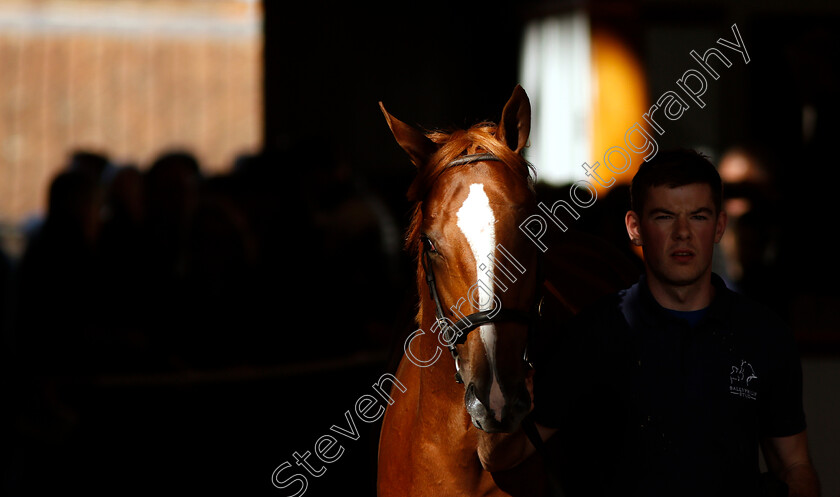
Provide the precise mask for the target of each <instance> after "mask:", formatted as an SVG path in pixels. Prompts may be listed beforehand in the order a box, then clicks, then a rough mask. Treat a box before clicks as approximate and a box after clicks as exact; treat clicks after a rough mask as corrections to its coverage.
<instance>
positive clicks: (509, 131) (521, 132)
mask: <svg viewBox="0 0 840 497" xmlns="http://www.w3.org/2000/svg"><path fill="white" fill-rule="evenodd" d="M498 133H499V140H501V141H502V143H504V144H506V145H507V146H508V147H509V148H510V149H511V150H513V151H514V152H516V153H520V152H522V149H523V148H525V146H526V145H527V143H528V136H529V135H530V134H531V101H530V100H529V99H528V95H527V94H526V93H525V90H523V89H522V86H520V85H516V88H514V89H513V95H511V96H510V99H509V100H508V101H507V103H506V104H505V108H504V109H503V110H502V121H501V122H500V123H499V132H498Z"/></svg>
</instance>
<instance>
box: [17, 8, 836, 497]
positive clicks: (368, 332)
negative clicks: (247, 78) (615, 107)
mask: <svg viewBox="0 0 840 497" xmlns="http://www.w3.org/2000/svg"><path fill="white" fill-rule="evenodd" d="M584 5H588V7H589V8H590V11H591V14H592V16H593V22H595V23H600V25H603V26H608V27H610V28H611V29H613V30H614V31H615V32H618V33H620V34H622V35H623V36H624V37H625V39H626V41H627V42H628V45H629V46H631V47H633V48H634V49H635V50H636V51H637V54H638V56H639V57H640V59H641V60H642V62H643V64H644V68H645V71H646V74H647V77H648V85H649V98H650V99H652V100H655V99H656V97H658V95H660V94H661V93H662V92H663V91H665V90H668V89H674V88H675V84H674V81H675V80H676V79H677V78H679V76H680V75H681V74H682V72H683V71H684V70H685V69H688V68H689V67H694V62H693V61H692V60H691V59H690V57H689V55H688V53H689V51H690V50H691V49H696V50H698V51H701V50H705V49H706V48H708V47H710V46H712V45H713V44H714V41H715V40H716V39H717V38H719V37H723V38H727V39H731V38H732V32H731V28H730V27H731V25H732V24H733V23H737V25H738V27H739V29H740V32H741V35H742V37H743V40H744V42H745V44H746V46H747V48H748V50H749V54H750V56H751V59H752V60H751V61H750V63H749V64H748V65H746V66H744V65H743V63H742V61H740V60H737V59H733V60H734V64H733V67H732V68H730V69H726V70H724V71H722V77H721V79H720V80H718V81H716V82H711V81H710V84H711V85H713V86H711V87H710V90H709V93H708V94H707V96H708V97H709V107H708V108H707V109H705V110H703V111H702V112H689V113H688V114H686V116H684V117H683V118H682V119H681V120H680V121H679V122H678V123H676V124H675V125H674V126H673V127H671V128H669V129H668V132H667V134H666V135H665V136H663V137H662V138H661V139H660V140H659V143H660V146H662V147H671V146H681V145H687V146H694V145H696V144H704V145H705V146H708V147H711V148H712V149H713V150H715V151H717V152H718V153H720V152H722V151H723V150H726V149H727V148H729V147H731V146H733V145H749V146H752V147H754V148H755V149H756V150H758V151H760V153H761V155H762V157H765V158H766V161H767V164H768V167H770V169H771V171H773V172H774V174H775V188H776V189H775V193H776V195H775V196H774V197H773V201H772V202H771V203H770V204H769V206H770V207H768V210H767V211H766V212H767V213H770V214H768V215H767V216H765V218H764V219H765V221H766V222H769V223H770V225H771V226H772V228H773V229H774V230H778V232H779V233H781V235H780V238H779V240H777V242H778V247H779V256H778V258H777V259H776V260H775V261H774V263H773V265H772V266H771V267H766V268H763V271H762V272H761V273H760V275H759V276H760V277H759V276H757V277H756V278H757V279H758V281H760V285H756V286H754V287H752V288H753V289H754V290H753V291H754V294H755V295H756V296H757V297H759V298H762V299H763V300H768V301H769V302H770V303H772V304H773V305H774V308H775V309H777V310H778V312H779V313H780V315H781V316H782V318H783V319H786V320H788V322H790V323H791V325H792V326H793V328H794V329H795V330H796V332H797V336H798V338H799V341H800V346H801V348H802V351H803V353H804V354H805V356H806V357H812V358H813V357H816V358H824V357H829V358H836V357H837V352H838V344H840V333H838V331H837V326H836V324H837V320H836V312H837V311H836V309H837V308H838V307H837V306H836V305H834V304H835V303H837V302H838V301H840V300H838V291H837V288H836V287H837V282H838V274H837V273H838V271H837V265H836V264H834V262H833V261H832V258H831V256H830V254H831V253H832V248H833V241H832V238H833V237H832V236H831V235H832V234H833V233H832V232H833V228H834V227H835V226H836V222H835V221H834V220H833V219H832V212H833V211H832V209H831V207H833V200H834V198H835V196H834V190H835V188H836V187H835V184H836V179H837V175H838V173H837V168H836V167H835V166H834V164H833V162H834V161H833V159H834V154H833V153H832V152H833V144H834V136H835V134H836V131H837V125H838V119H837V114H836V113H835V108H836V107H837V103H838V102H837V91H836V90H837V88H838V85H837V82H838V80H837V76H838V74H837V70H838V64H837V63H838V54H839V53H840V51H838V50H837V48H838V41H840V40H838V35H837V31H836V29H834V26H836V25H837V21H838V17H840V16H838V12H840V11H839V10H838V8H837V7H835V6H834V5H833V4H829V3H828V2H815V1H812V2H807V1H803V2H792V3H782V2H779V3H770V4H767V3H760V2H754V3H743V2H742V3H739V4H738V5H737V6H735V5H729V4H725V3H719V2H691V3H689V2H676V1H674V2H612V3H606V2H595V3H591V4H586V3H574V4H571V3H566V2H538V1H536V0H530V1H527V2H501V1H490V2H482V3H480V4H477V3H476V4H474V3H463V2H449V3H431V2H394V3H390V4H386V5H382V4H378V3H366V2H337V1H327V2H302V3H298V4H294V5H290V4H288V3H287V2H274V1H266V2H264V11H265V86H264V92H265V94H264V98H265V150H264V153H263V154H260V155H257V156H252V157H243V158H242V159H241V161H240V162H239V163H238V164H237V165H236V168H235V169H234V170H233V171H234V172H232V173H231V174H229V175H222V176H219V177H214V178H197V177H195V176H194V175H193V173H192V172H191V169H190V166H189V165H186V166H183V167H181V168H180V169H179V168H178V167H173V170H177V171H180V173H179V174H182V175H183V177H186V178H187V182H188V183H189V186H183V184H182V185H181V186H182V187H183V188H189V191H190V192H192V193H194V194H195V195H197V198H198V199H199V200H197V201H196V203H195V204H194V205H193V206H192V207H191V209H190V210H189V216H188V219H186V220H185V221H184V223H186V224H184V225H166V223H163V224H161V225H160V226H158V228H159V229H160V230H162V231H166V229H170V230H174V231H173V232H174V233H176V235H174V238H166V236H163V235H160V232H155V231H154V230H153V232H152V233H151V234H150V233H149V232H144V233H145V234H146V235H148V236H146V237H145V238H143V237H141V239H140V241H138V242H137V244H132V243H128V242H124V241H123V242H124V243H128V245H127V246H130V247H134V248H135V249H137V250H138V253H137V254H136V255H137V257H138V259H137V261H138V262H137V263H136V264H134V265H131V266H130V267H128V268H125V267H120V268H119V270H121V271H128V272H129V273H130V274H131V275H133V276H132V277H135V278H137V280H136V281H138V282H141V285H140V286H139V288H145V289H152V290H154V292H153V293H154V296H153V297H150V298H145V299H142V305H140V304H138V306H137V307H132V308H131V309H126V308H124V307H120V305H118V304H115V303H114V302H113V301H112V300H109V293H110V292H111V291H113V287H105V289H104V290H103V287H102V286H97V284H96V281H110V282H111V283H113V279H108V277H109V276H113V271H114V267H113V266H107V265H105V266H104V267H105V268H104V269H103V265H102V264H101V261H99V262H92V263H90V261H88V262H87V263H90V264H91V265H90V266H85V265H84V264H81V263H77V262H72V263H69V266H72V267H73V268H75V270H76V271H77V272H73V271H71V270H69V269H68V270H67V271H68V272H67V273H61V274H62V275H63V276H64V277H65V279H66V278H78V281H84V282H85V285H82V286H81V287H80V288H76V289H71V290H67V289H65V290H64V291H65V292H66V293H60V292H59V293H58V296H57V297H56V301H57V302H59V303H58V304H56V305H57V306H58V307H56V306H53V307H49V306H46V305H43V306H41V307H35V308H25V306H24V304H25V303H26V299H25V298H24V297H22V296H21V295H25V292H22V291H21V292H18V291H17V289H18V287H14V288H15V291H13V292H12V298H10V299H9V300H8V302H9V304H7V306H6V310H7V313H8V314H10V315H12V318H10V319H8V321H9V322H11V323H12V324H11V325H9V326H10V328H9V330H10V331H9V335H10V336H12V337H14V339H13V340H11V342H10V343H12V344H13V345H12V346H10V347H9V348H7V349H6V350H7V352H8V353H7V355H6V360H5V361H4V364H6V365H7V374H6V376H5V378H6V381H5V383H4V388H5V389H6V395H5V396H6V398H7V399H8V400H9V402H8V403H7V404H6V405H7V406H10V407H8V408H7V409H5V410H4V412H5V414H6V419H5V423H4V426H5V427H7V428H8V429H6V430H4V437H5V440H4V443H3V444H2V445H3V447H5V448H6V450H5V451H4V452H6V456H7V457H6V460H7V461H9V462H7V463H6V464H5V466H4V472H3V478H4V486H5V489H6V490H8V493H9V494H10V495H42V494H45V493H47V492H56V491H58V492H63V491H68V490H76V491H83V492H86V493H88V494H106V493H107V494H117V495H121V494H126V493H128V494H134V493H144V494H146V493H149V492H156V493H162V494H167V493H174V492H179V493H187V494H192V495H195V494H201V493H208V494H209V493H217V492H219V493H221V492H222V491H224V492H227V493H236V494H238V495H254V494H266V495H288V494H290V493H291V491H290V489H286V490H279V489H275V488H274V487H272V486H271V484H270V478H271V474H272V471H273V470H274V468H276V467H277V466H279V465H280V464H281V463H283V462H284V461H290V462H293V457H292V452H294V451H298V452H303V451H307V450H308V451H311V450H312V446H313V444H314V442H315V440H317V439H318V437H320V436H321V435H325V434H328V433H330V432H329V427H330V425H332V424H337V425H339V426H343V425H344V423H345V420H344V411H345V410H351V411H352V409H353V405H354V402H355V400H356V399H357V398H358V397H359V396H361V395H363V394H366V393H371V385H372V384H373V383H374V382H375V381H376V380H377V379H378V378H379V377H380V376H381V375H382V374H383V373H386V372H391V371H393V370H394V368H395V364H396V363H395V361H396V359H397V358H398V353H401V352H402V351H401V348H400V344H401V343H402V337H403V336H405V334H406V333H408V332H409V331H410V330H411V329H412V321H411V320H412V317H413V312H414V302H415V298H416V297H415V291H416V290H415V288H414V280H413V271H412V265H411V261H409V260H408V259H407V256H406V254H405V252H404V251H402V250H399V248H400V245H401V242H402V232H403V229H404V228H405V223H406V221H407V217H408V212H409V209H410V205H409V204H408V203H407V202H406V200H405V191H406V189H407V187H408V185H409V182H410V180H411V178H412V173H413V168H412V166H411V164H410V163H409V161H408V160H407V158H406V156H405V155H404V153H403V152H402V150H400V149H399V147H398V146H397V145H396V143H395V142H394V141H393V138H392V136H391V134H390V131H389V130H388V127H387V125H386V124H385V121H384V119H383V117H382V114H381V112H380V110H379V107H378V104H377V103H378V102H379V101H383V102H384V103H385V105H386V106H387V108H388V110H389V111H390V112H391V113H392V114H394V115H395V116H396V117H398V118H400V119H402V120H403V121H406V122H408V123H412V124H418V125H421V126H425V127H429V128H432V127H450V126H459V127H460V126H467V125H469V124H472V123H474V122H476V121H478V120H482V119H491V120H496V119H498V116H499V114H500V112H501V108H502V106H503V105H504V103H505V101H506V100H507V98H508V97H509V96H510V93H511V91H512V90H513V87H514V86H515V85H516V84H517V82H518V80H517V69H518V63H519V61H518V54H519V48H520V45H519V44H520V38H521V34H522V29H523V26H524V24H525V23H526V22H527V21H528V20H529V19H531V18H533V17H535V16H539V15H544V14H546V13H551V12H561V11H563V10H564V9H568V8H569V7H570V6H584ZM526 91H527V88H526ZM804 103H809V104H811V105H812V106H813V107H814V108H815V109H816V110H817V114H818V116H819V117H818V121H817V128H816V132H815V134H814V137H813V139H812V140H810V141H807V142H806V141H805V140H803V133H802V128H801V122H802V119H801V115H802V106H803V104H804ZM630 124H632V123H628V126H629V125H630ZM179 167H180V166H179ZM179 177H180V176H179ZM164 184H165V182H164ZM179 191H181V192H182V193H183V191H186V190H179ZM165 194H166V192H165V191H164V192H163V193H160V195H165ZM175 197H176V198H181V197H179V196H178V195H175ZM605 204H606V203H605ZM377 209H379V210H377ZM167 212H171V211H167ZM383 212H384V213H385V214H384V215H383ZM237 216H241V217H243V218H244V219H246V220H247V222H246V223H245V226H246V228H242V226H243V225H242V224H237V223H235V222H233V221H231V220H232V219H238V218H237ZM377 216H379V217H377ZM383 216H384V217H383ZM593 216H594V214H593ZM164 217H166V216H165V215H164ZM170 217H171V216H170ZM383 219H385V221H384V224H379V223H382V222H383V221H382V220H383ZM377 220H378V221H377ZM619 221H620V219H619ZM175 224H177V223H175ZM595 225H597V223H592V224H591V225H585V224H584V225H581V226H580V227H579V229H592V226H595ZM161 226H163V227H161ZM167 226H168V228H167ZM183 226H189V230H188V231H189V236H185V237H181V236H178V235H177V234H178V233H181V232H180V231H178V230H179V229H180V228H182V227H183ZM389 229H390V230H391V231H388V230H389ZM394 233H396V238H395V237H394ZM153 235H155V236H158V235H159V236H158V238H155V237H154V236H153ZM149 240H158V241H160V240H169V241H171V240H178V242H177V243H178V244H179V245H178V247H179V248H176V249H173V250H175V251H176V252H178V253H183V252H186V253H187V254H189V257H188V260H189V262H190V264H189V265H188V266H187V267H188V269H187V271H186V272H185V273H184V272H178V271H174V270H173V271H172V272H171V273H167V272H166V271H162V270H161V268H165V267H169V266H166V264H168V263H169V262H171V261H170V260H169V259H167V254H170V252H168V250H169V249H168V248H167V247H165V246H164V245H166V244H165V243H163V244H162V245H161V244H154V243H150V242H149ZM185 240H186V241H185ZM386 242H387V243H386ZM180 244H183V245H180ZM252 245H253V246H256V247H257V249H256V254H257V255H256V256H246V254H250V253H251V252H249V250H250V249H249V248H248V247H251V246H252ZM395 247H396V248H397V250H394V248H395ZM78 260H79V259H73V261H78ZM141 260H142V262H141ZM87 263H85V264H87ZM62 267H64V266H62ZM30 268H33V269H30V271H32V272H33V273H34V274H36V276H34V277H33V278H35V279H37V277H38V276H37V275H38V274H39V272H40V273H43V272H44V271H41V270H40V269H42V267H41V266H39V264H38V263H33V264H32V265H31V266H30ZM86 268H94V269H90V271H89V272H85V271H87V269H86ZM208 268H209V269H208ZM9 270H10V271H11V272H12V273H15V274H17V273H16V272H17V271H18V268H14V270H12V268H10V269H9ZM21 272H22V273H24V274H26V273H25V272H23V271H21ZM158 273H161V274H158ZM94 274H95V275H96V276H95V277H94V276H92V275H94ZM51 275H52V276H51V277H56V273H51ZM41 277H45V276H43V274H41ZM97 278H101V279H97ZM19 279H20V280H25V278H23V277H21V278H19ZM14 281H15V282H18V281H19V280H18V279H15V280H14ZM138 293H139V294H143V295H145V293H144V292H143V291H139V292H138ZM21 302H23V304H22V303H21ZM91 302H92V303H93V304H92V305H93V308H94V309H95V310H96V311H95V313H93V315H94V316H96V318H95V319H94V320H93V321H94V322H93V323H91V322H90V321H91V320H90V319H89V316H90V315H91V314H90V313H88V312H85V311H84V309H91ZM61 306H66V307H61ZM21 308H24V309H25V311H21V310H20V309H21ZM103 323H104V324H103ZM115 323H117V324H116V325H115ZM113 327H116V328H117V329H119V330H120V331H121V332H123V333H124V335H123V336H124V337H126V338H125V339H124V340H122V341H121V340H114V341H109V340H102V339H101V334H97V333H98V332H100V331H101V330H102V329H106V328H107V329H111V328H113ZM47 329H51V330H56V329H58V330H61V333H59V332H56V331H52V332H45V331H44V330H47ZM88 329H90V330H94V331H92V332H91V333H92V334H89V333H87V332H86V331H84V330H88ZM33 330H34V331H33ZM78 330H82V331H78ZM65 332H66V333H65ZM50 333H52V334H50ZM91 336H93V338H91ZM33 337H34V338H33ZM138 337H139V338H138ZM91 344H93V345H91ZM357 427H358V428H359V429H360V438H359V440H357V441H355V442H346V443H343V444H342V445H343V446H344V447H345V449H346V452H345V454H344V455H343V456H342V458H341V459H340V460H339V461H337V462H335V463H333V464H331V465H329V466H327V472H326V473H325V474H324V476H322V477H320V478H313V477H310V478H309V489H308V490H307V495H329V494H335V493H337V492H342V491H347V490H348V489H352V490H354V493H359V494H367V495H372V494H373V493H374V482H375V461H376V444H377V440H378V429H379V425H378V424H376V423H374V424H370V425H362V424H361V423H359V422H358V420H357ZM811 435H812V437H814V436H816V437H821V436H825V437H829V436H830V437H836V436H835V435H833V433H832V434H829V433H814V432H812V433H811ZM313 460H314V459H313ZM292 472H293V471H287V472H286V473H284V474H291V473H292Z"/></svg>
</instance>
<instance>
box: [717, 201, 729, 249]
mask: <svg viewBox="0 0 840 497" xmlns="http://www.w3.org/2000/svg"><path fill="white" fill-rule="evenodd" d="M728 220H729V218H728V216H727V215H726V211H725V210H723V209H721V211H720V212H718V216H717V223H716V225H715V243H718V242H720V239H721V238H723V232H724V231H726V223H727V221H728Z"/></svg>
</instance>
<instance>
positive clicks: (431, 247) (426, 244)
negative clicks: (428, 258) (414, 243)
mask: <svg viewBox="0 0 840 497" xmlns="http://www.w3.org/2000/svg"><path fill="white" fill-rule="evenodd" d="M421 240H422V241H423V249H424V250H425V251H426V252H430V253H433V254H434V253H436V252H437V249H436V248H435V244H434V242H432V241H431V240H429V237H427V236H423V237H422V238H421Z"/></svg>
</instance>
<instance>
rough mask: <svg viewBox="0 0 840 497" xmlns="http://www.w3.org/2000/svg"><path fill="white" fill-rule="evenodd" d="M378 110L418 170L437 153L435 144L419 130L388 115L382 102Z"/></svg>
mask: <svg viewBox="0 0 840 497" xmlns="http://www.w3.org/2000/svg"><path fill="white" fill-rule="evenodd" d="M379 108H381V109H382V113H383V114H385V120H386V121H388V127H389V128H391V133H393V134H394V138H395V139H396V140H397V143H399V145H400V147H402V149H403V150H405V151H406V153H407V154H408V157H409V158H410V159H411V162H413V163H414V165H415V166H417V167H418V168H420V167H423V165H424V164H426V162H428V160H429V158H430V157H431V156H432V155H433V154H434V153H435V152H437V149H438V146H437V144H436V143H435V142H433V141H432V140H430V139H429V138H428V137H426V135H424V134H423V133H422V132H421V131H420V130H418V129H415V128H414V127H412V126H409V125H408V124H406V123H404V122H402V121H400V120H399V119H397V118H396V117H394V116H392V115H391V114H388V111H387V110H385V105H383V104H382V102H379Z"/></svg>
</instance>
